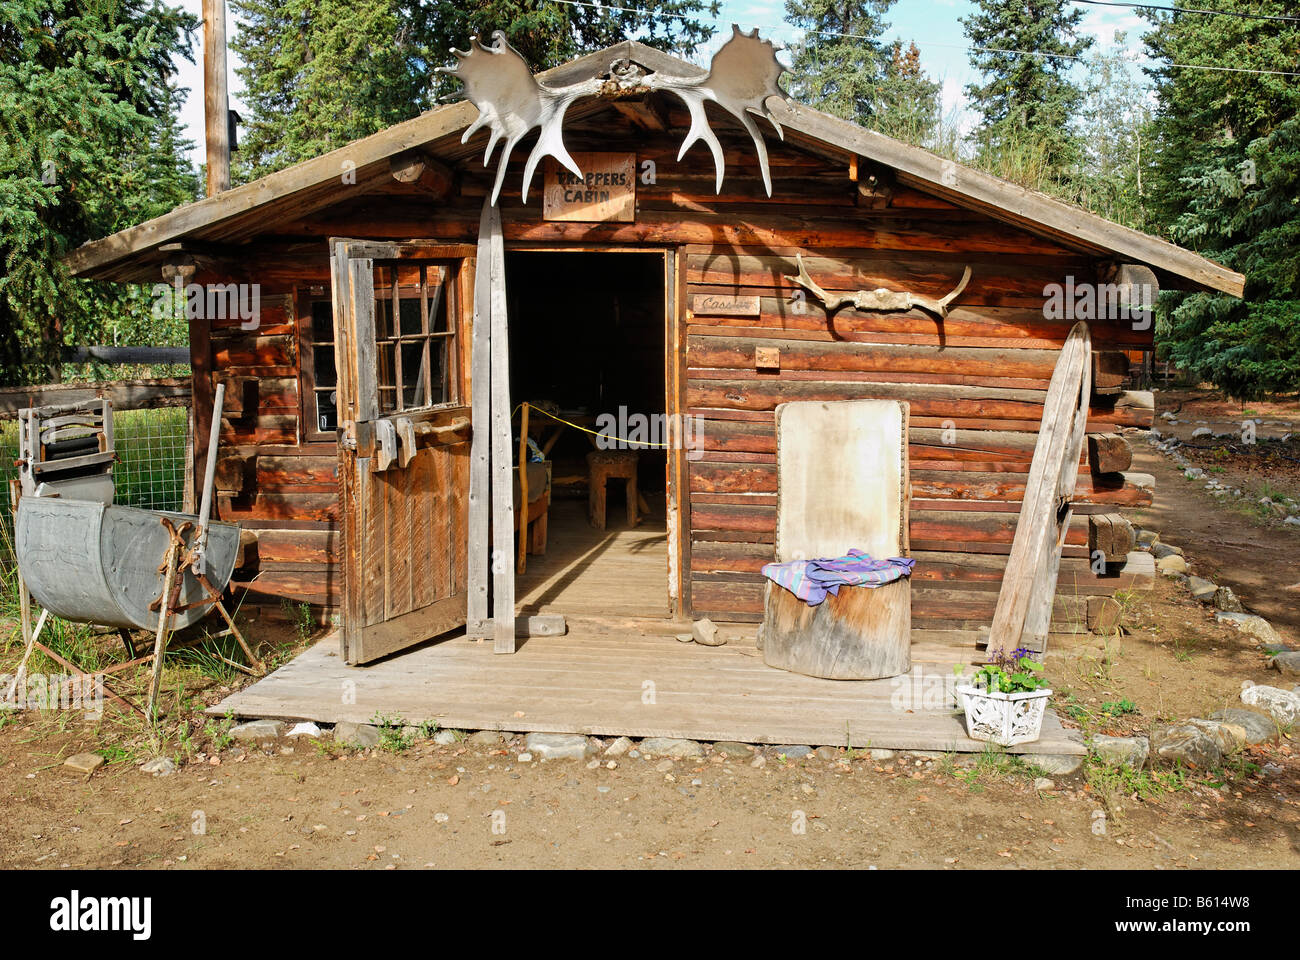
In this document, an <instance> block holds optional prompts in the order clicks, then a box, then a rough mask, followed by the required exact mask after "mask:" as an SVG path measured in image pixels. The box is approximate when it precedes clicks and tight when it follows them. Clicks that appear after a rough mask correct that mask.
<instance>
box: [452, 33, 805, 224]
mask: <svg viewBox="0 0 1300 960" xmlns="http://www.w3.org/2000/svg"><path fill="white" fill-rule="evenodd" d="M731 29H732V35H731V38H730V39H729V40H728V41H727V42H726V43H725V44H723V45H722V47H721V48H720V49H719V50H718V52H717V53H715V54H714V55H713V62H712V63H711V65H710V67H709V72H708V73H707V74H704V75H703V76H699V77H675V76H671V75H668V74H659V73H652V74H649V75H647V76H645V77H644V78H642V80H641V85H642V86H643V87H644V88H645V89H646V90H667V91H670V92H672V93H674V94H676V95H677V96H678V97H680V98H681V100H682V101H683V102H684V103H685V104H686V107H687V109H688V110H689V111H690V116H691V126H690V129H689V130H688V131H687V133H686V139H685V140H683V141H682V147H681V150H680V151H679V152H678V154H677V159H678V160H680V159H681V158H682V157H683V156H685V155H686V151H687V150H688V149H689V148H690V147H691V146H692V145H693V144H694V143H695V142H696V141H697V140H703V141H704V142H705V144H707V145H708V148H709V150H710V152H711V153H712V154H713V165H714V169H715V170H716V171H717V190H718V192H721V190H722V176H723V171H724V163H723V156H722V144H720V143H719V142H718V138H717V135H716V134H714V132H713V130H712V129H711V128H710V127H709V120H708V116H707V115H706V114H705V111H704V104H705V103H706V102H708V101H713V102H714V103H716V104H717V105H718V106H720V107H721V108H722V109H723V110H725V111H727V113H729V114H731V115H732V116H733V117H735V118H736V119H737V120H739V121H740V123H741V125H742V126H744V128H745V130H746V132H748V133H749V135H750V138H751V139H752V140H753V141H754V149H755V150H756V151H757V153H758V162H759V167H760V168H761V170H762V173H763V186H764V187H765V188H766V189H767V195H768V196H769V197H770V196H771V195H772V177H771V173H770V171H769V169H768V160H767V147H766V145H765V144H764V143H763V138H762V135H761V134H760V133H759V131H758V125H757V124H755V123H754V118H753V117H751V116H750V113H751V112H753V113H757V114H759V115H761V116H764V117H766V118H767V119H768V121H769V122H770V123H771V124H772V126H773V127H774V128H775V129H776V132H777V136H778V137H780V138H781V139H785V131H783V130H782V129H781V125H780V124H779V123H778V122H777V120H776V118H775V117H774V116H773V115H772V113H771V112H770V111H769V110H768V108H767V100H768V98H769V97H781V98H783V99H784V98H785V95H784V94H783V93H782V92H781V88H780V87H778V86H777V80H778V79H779V78H780V76H781V73H782V71H783V70H784V69H785V68H784V67H782V66H781V63H780V61H779V60H777V59H776V48H775V47H774V46H773V45H772V44H771V43H770V42H768V41H766V40H760V39H759V38H758V30H757V29H755V30H753V31H752V32H751V33H743V32H742V31H741V29H740V28H739V27H738V26H736V25H734V24H733V25H732V28H731ZM451 52H452V53H453V54H454V55H455V56H456V63H455V64H454V65H453V66H450V67H439V68H438V71H439V72H440V73H449V74H451V75H453V76H455V77H457V78H459V79H460V80H461V81H463V82H464V84H465V93H466V96H468V97H469V99H470V101H471V102H472V103H473V104H474V106H476V107H478V110H479V115H478V117H477V118H476V119H475V121H474V122H473V123H472V124H470V125H469V127H468V128H467V129H466V130H465V134H464V136H462V137H461V140H460V142H461V143H466V142H468V140H469V138H470V137H471V136H472V135H473V134H474V133H475V131H477V130H479V129H480V128H482V127H487V128H488V130H489V131H490V134H491V135H490V137H489V138H488V144H487V150H486V151H485V152H484V154H483V165H484V166H487V165H488V163H489V162H490V161H491V159H492V151H493V149H494V148H495V147H496V145H497V142H498V141H500V140H502V139H503V138H504V140H505V146H504V147H502V150H501V156H500V157H499V158H498V160H497V175H496V181H495V183H494V184H493V187H492V203H493V204H495V203H496V202H497V197H498V196H499V195H500V193H501V183H502V181H503V180H504V179H505V174H506V165H507V164H508V163H509V162H510V154H511V152H512V151H513V150H514V148H515V145H516V144H518V143H519V141H520V140H522V139H523V138H524V137H525V136H527V135H528V133H529V131H531V130H533V129H534V128H535V127H540V128H541V133H540V134H539V136H538V138H537V144H536V145H535V146H534V147H533V149H532V152H531V153H529V155H528V162H527V163H526V164H525V165H524V184H523V199H524V202H525V203H527V202H528V186H529V184H530V183H532V179H533V173H534V172H535V171H536V169H537V164H538V163H540V162H541V159H542V158H543V157H545V156H551V157H554V158H555V159H556V160H557V161H559V162H560V163H561V164H563V165H564V166H565V167H567V168H568V169H569V170H570V171H571V172H572V173H573V174H574V175H576V176H578V177H581V176H582V170H581V169H580V168H579V167H578V165H577V163H575V162H574V160H573V158H572V157H571V156H569V152H568V151H567V150H566V149H565V147H564V139H563V134H562V127H563V124H564V114H565V111H567V110H568V109H569V105H570V104H572V103H573V102H574V101H575V100H577V99H578V98H579V97H585V96H595V95H598V94H599V93H601V91H602V88H603V87H604V83H605V82H604V81H603V80H602V79H601V78H599V77H592V78H590V79H587V80H582V81H579V82H578V83H572V84H569V85H567V86H562V87H552V86H548V85H546V84H544V83H541V82H540V81H538V80H537V78H536V77H534V76H533V75H532V72H531V71H530V70H529V69H528V64H527V62H525V60H524V58H523V57H522V56H520V54H519V51H517V50H516V49H515V48H514V47H512V46H511V45H510V44H509V42H508V41H507V40H506V36H505V34H504V33H502V32H501V31H500V30H494V31H493V32H492V41H491V43H488V44H484V43H482V42H481V41H480V40H479V39H478V37H474V38H473V39H472V41H471V43H470V49H469V50H456V49H455V48H453V49H452V51H451Z"/></svg>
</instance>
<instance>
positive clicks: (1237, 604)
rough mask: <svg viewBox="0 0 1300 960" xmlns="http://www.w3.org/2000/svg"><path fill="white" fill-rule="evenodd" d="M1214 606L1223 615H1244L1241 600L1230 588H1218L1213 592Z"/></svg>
mask: <svg viewBox="0 0 1300 960" xmlns="http://www.w3.org/2000/svg"><path fill="white" fill-rule="evenodd" d="M1214 606H1215V609H1217V610H1222V611H1224V612H1225V613H1245V607H1243V606H1242V605H1241V600H1239V599H1238V598H1237V595H1236V594H1235V593H1233V592H1232V587H1220V588H1219V589H1218V590H1216V591H1214Z"/></svg>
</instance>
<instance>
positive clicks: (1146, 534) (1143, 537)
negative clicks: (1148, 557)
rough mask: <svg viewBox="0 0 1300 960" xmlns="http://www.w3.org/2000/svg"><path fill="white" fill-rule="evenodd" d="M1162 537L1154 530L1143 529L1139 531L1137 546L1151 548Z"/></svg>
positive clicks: (1145, 548)
mask: <svg viewBox="0 0 1300 960" xmlns="http://www.w3.org/2000/svg"><path fill="white" fill-rule="evenodd" d="M1159 539H1160V534H1158V533H1156V532H1155V531H1154V530H1142V529H1139V530H1138V532H1137V547H1138V549H1139V550H1150V549H1151V548H1152V547H1154V546H1155V545H1156V542H1157V541H1158V540H1159Z"/></svg>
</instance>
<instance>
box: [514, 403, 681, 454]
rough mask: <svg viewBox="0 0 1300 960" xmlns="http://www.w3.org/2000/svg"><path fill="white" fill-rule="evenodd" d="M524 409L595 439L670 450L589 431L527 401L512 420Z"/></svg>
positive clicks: (517, 410)
mask: <svg viewBox="0 0 1300 960" xmlns="http://www.w3.org/2000/svg"><path fill="white" fill-rule="evenodd" d="M523 407H527V408H528V409H529V410H534V411H536V412H537V413H540V414H541V415H542V416H544V417H550V418H551V419H552V420H556V421H558V422H560V423H562V424H564V425H565V426H566V427H572V428H573V429H574V430H581V431H582V432H583V433H589V434H591V435H592V436H593V437H604V438H605V439H606V440H611V439H612V440H617V441H618V442H619V443H627V444H633V445H635V446H638V447H661V448H663V449H667V448H668V444H666V443H651V442H650V441H649V440H629V439H627V438H626V437H615V436H613V435H611V434H608V433H601V432H600V431H599V430H588V429H587V428H586V427H582V426H579V425H578V424H576V423H572V422H570V421H568V420H565V419H564V418H563V417H557V416H556V415H555V414H553V413H548V412H547V411H545V410H543V409H542V408H541V407H537V406H534V405H533V404H531V403H529V402H528V401H527V400H525V401H524V402H523V403H521V404H519V406H517V407H515V408H514V410H513V411H511V413H510V419H511V420H513V419H514V418H515V414H516V413H518V412H519V411H520V409H522V408H523Z"/></svg>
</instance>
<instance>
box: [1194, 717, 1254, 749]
mask: <svg viewBox="0 0 1300 960" xmlns="http://www.w3.org/2000/svg"><path fill="white" fill-rule="evenodd" d="M1187 723H1188V724H1190V725H1191V726H1194V727H1199V728H1200V729H1202V730H1204V731H1205V732H1206V733H1207V734H1209V735H1210V736H1211V737H1213V738H1214V740H1215V742H1216V743H1218V745H1219V749H1220V750H1221V751H1222V752H1223V755H1224V756H1225V757H1226V756H1228V755H1230V754H1233V753H1236V752H1237V751H1239V750H1242V749H1244V748H1245V746H1246V730H1245V728H1244V727H1242V726H1240V725H1238V724H1235V723H1228V722H1226V721H1223V720H1202V719H1199V718H1192V719H1191V720H1188V721H1187Z"/></svg>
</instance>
